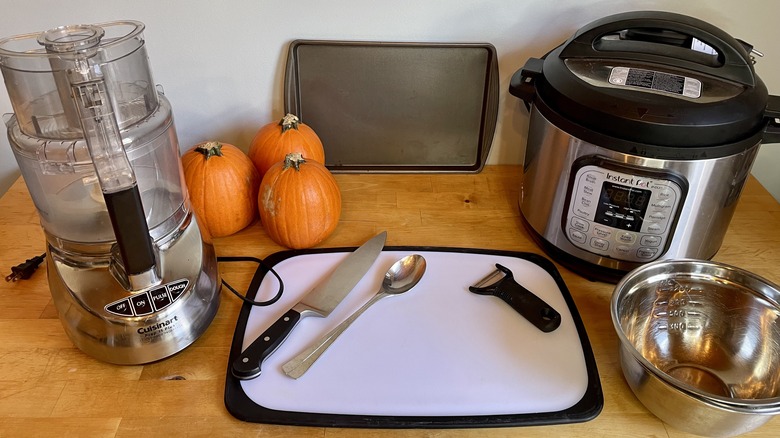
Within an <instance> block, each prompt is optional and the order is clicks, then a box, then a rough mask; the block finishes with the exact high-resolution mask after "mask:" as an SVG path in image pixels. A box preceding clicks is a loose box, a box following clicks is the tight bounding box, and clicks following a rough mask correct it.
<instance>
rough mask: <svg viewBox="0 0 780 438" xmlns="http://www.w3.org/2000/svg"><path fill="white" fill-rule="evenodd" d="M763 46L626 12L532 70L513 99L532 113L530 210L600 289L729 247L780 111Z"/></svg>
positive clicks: (541, 231)
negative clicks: (757, 59)
mask: <svg viewBox="0 0 780 438" xmlns="http://www.w3.org/2000/svg"><path fill="white" fill-rule="evenodd" d="M751 52H752V47H750V46H749V45H748V44H746V43H744V42H742V41H739V40H736V39H734V38H732V37H731V36H729V35H728V34H726V33H725V32H723V31H722V30H720V29H718V28H716V27H714V26H712V25H710V24H708V23H705V22H703V21H701V20H697V19H695V18H691V17H687V16H684V15H679V14H672V13H668V12H655V11H639V12H628V13H623V14H617V15H613V16H610V17H606V18H603V19H601V20H597V21H595V22H593V23H590V24H589V25H587V26H585V27H583V28H581V29H580V30H579V31H577V32H576V33H575V34H574V35H573V36H572V37H571V38H569V39H568V40H567V41H566V42H564V43H563V44H561V45H560V46H558V47H557V48H555V49H553V50H552V51H550V52H549V53H548V54H547V55H545V56H544V57H543V58H541V59H537V58H531V59H529V60H528V61H527V62H526V64H525V66H524V67H523V68H522V69H521V70H519V71H518V72H517V73H515V75H514V76H513V78H512V81H511V84H510V88H509V91H510V92H511V93H512V94H513V95H515V96H517V97H519V98H520V99H522V100H523V101H524V102H525V104H526V106H527V107H528V108H529V110H530V122H529V131H528V144H527V147H526V151H525V163H524V168H523V186H522V188H521V197H520V211H521V213H522V216H523V219H524V220H525V222H526V224H527V225H528V228H529V229H530V231H531V234H532V235H533V236H534V237H535V238H536V239H537V242H539V243H540V245H541V246H542V247H543V248H544V249H545V250H546V251H547V252H548V253H550V254H551V255H553V256H554V257H555V258H556V259H557V260H558V261H559V262H561V263H562V264H565V265H567V266H568V267H570V268H572V269H573V270H575V271H577V272H580V273H582V274H583V275H585V276H588V277H595V278H599V279H604V280H609V281H615V280H617V279H619V278H620V277H621V276H622V275H624V274H625V273H626V272H627V271H630V270H632V269H634V268H636V267H638V266H641V265H642V264H644V263H648V262H652V261H655V260H661V259H671V258H695V259H709V258H711V257H712V256H714V255H715V253H716V252H717V250H718V249H719V248H720V245H721V242H722V241H723V237H724V235H725V233H726V230H727V229H728V225H729V222H730V221H731V217H732V215H733V213H734V209H735V208H736V205H737V201H738V200H739V196H740V194H741V192H742V188H743V187H744V185H745V182H746V180H747V178H748V175H749V174H750V169H751V166H752V164H753V161H754V159H755V157H756V154H757V153H758V149H759V146H760V145H761V143H762V141H763V142H765V143H772V142H777V141H780V127H779V126H778V122H777V117H780V99H779V98H778V97H776V96H769V95H768V91H767V87H766V86H765V85H764V83H763V82H762V81H761V79H760V78H759V77H758V76H757V75H756V73H755V70H754V68H753V59H752V56H751V55H752V53H751Z"/></svg>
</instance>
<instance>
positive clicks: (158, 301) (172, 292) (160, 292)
mask: <svg viewBox="0 0 780 438" xmlns="http://www.w3.org/2000/svg"><path fill="white" fill-rule="evenodd" d="M188 285H189V280H187V279H186V278H183V279H181V280H177V281H172V282H170V283H167V284H163V285H160V286H158V287H155V288H153V289H151V290H148V291H146V292H141V293H137V294H134V295H132V296H130V297H129V298H123V299H121V300H118V301H114V302H113V303H109V304H107V305H106V306H105V307H104V309H105V311H106V312H108V313H111V314H113V315H116V316H128V317H133V316H146V315H151V314H153V313H156V312H159V311H161V310H163V309H165V308H166V307H168V306H170V305H171V304H173V303H174V302H176V301H177V300H178V299H179V298H180V297H181V296H182V294H184V292H185V291H186V290H187V286H188Z"/></svg>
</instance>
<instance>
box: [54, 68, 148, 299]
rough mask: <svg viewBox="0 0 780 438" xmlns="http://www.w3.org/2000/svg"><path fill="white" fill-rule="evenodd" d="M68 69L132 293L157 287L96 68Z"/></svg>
mask: <svg viewBox="0 0 780 438" xmlns="http://www.w3.org/2000/svg"><path fill="white" fill-rule="evenodd" d="M75 64H76V68H74V69H70V70H69V71H68V79H69V81H70V84H71V88H72V92H73V98H74V101H75V105H76V108H77V110H78V113H79V117H80V119H81V126H82V128H83V130H84V138H85V140H86V142H87V147H88V149H89V154H90V156H91V157H92V162H93V163H94V165H95V171H96V172H97V176H98V182H99V183H100V188H101V190H102V192H103V198H104V199H105V201H106V209H107V210H108V215H109V217H110V218H111V225H112V227H113V229H114V234H115V235H116V240H117V245H118V247H119V252H120V255H121V257H122V266H124V269H125V274H126V276H127V279H128V281H129V283H130V287H131V289H132V290H141V289H144V288H146V287H149V286H153V285H155V284H159V283H160V281H161V280H160V277H159V275H158V274H157V271H156V266H155V260H154V247H153V244H152V240H151V238H150V236H149V227H148V225H147V224H146V217H145V215H144V210H143V205H142V204H141V195H140V192H139V191H138V184H137V183H136V179H135V173H134V172H133V168H132V166H130V161H129V160H128V158H127V154H126V153H125V150H124V148H123V146H122V138H121V136H120V134H119V126H118V124H117V121H116V117H115V116H114V112H113V109H112V107H111V105H110V104H109V102H110V99H109V96H108V94H107V93H108V91H107V89H106V84H105V81H104V80H103V77H102V74H101V72H100V66H99V65H89V63H88V62H87V61H86V59H77V60H76V62H75Z"/></svg>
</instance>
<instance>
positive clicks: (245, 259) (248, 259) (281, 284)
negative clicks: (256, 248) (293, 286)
mask: <svg viewBox="0 0 780 438" xmlns="http://www.w3.org/2000/svg"><path fill="white" fill-rule="evenodd" d="M217 262H255V263H258V264H259V265H260V266H262V267H263V268H264V269H265V270H266V271H268V272H270V273H271V274H273V275H274V277H276V279H277V280H279V291H278V292H276V295H274V297H273V298H271V299H270V300H267V301H254V300H250V299H249V298H247V297H246V296H245V295H241V293H240V292H238V291H237V290H235V289H234V288H233V286H231V285H230V284H228V283H227V282H226V281H225V280H224V279H222V284H223V285H224V286H225V287H226V288H228V290H229V291H230V292H233V294H234V295H235V296H237V297H239V298H241V300H242V301H243V302H245V303H249V304H251V305H253V306H261V307H263V306H270V305H271V304H273V303H275V302H277V301H279V298H281V297H282V294H283V293H284V282H283V281H282V277H280V276H279V274H277V273H276V271H274V268H272V267H270V266H268V265H266V264H265V262H264V261H263V260H262V259H258V258H257V257H251V256H222V257H217Z"/></svg>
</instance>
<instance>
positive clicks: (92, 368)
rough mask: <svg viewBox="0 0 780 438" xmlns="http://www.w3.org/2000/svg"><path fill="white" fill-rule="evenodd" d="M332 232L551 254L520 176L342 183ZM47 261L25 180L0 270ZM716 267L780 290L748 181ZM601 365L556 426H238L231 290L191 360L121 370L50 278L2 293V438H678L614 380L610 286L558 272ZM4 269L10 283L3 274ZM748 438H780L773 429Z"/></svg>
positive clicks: (767, 230) (2, 222) (757, 196)
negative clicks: (80, 333)
mask: <svg viewBox="0 0 780 438" xmlns="http://www.w3.org/2000/svg"><path fill="white" fill-rule="evenodd" d="M336 179H337V181H338V184H339V186H340V188H341V192H342V196H343V207H342V215H341V221H340V223H339V226H338V228H337V229H336V231H335V232H334V234H333V235H331V236H330V237H329V238H328V239H327V240H326V241H324V242H322V243H321V244H320V245H319V246H320V247H343V246H356V245H359V244H360V243H362V242H364V241H365V240H367V239H368V238H370V237H372V236H374V235H375V234H376V233H378V232H380V231H382V230H387V231H388V240H387V245H393V246H395V245H404V246H444V247H463V248H485V249H499V250H513V251H528V252H534V253H538V254H543V253H542V252H541V250H540V249H539V248H538V247H537V246H536V245H535V244H534V243H533V242H532V240H531V238H530V235H529V234H528V232H527V231H526V230H525V229H524V228H523V224H522V221H521V218H520V215H519V211H518V207H517V200H518V195H519V189H520V184H521V169H520V167H518V166H488V167H486V168H485V170H484V171H482V172H481V173H479V174H397V175H396V174H340V175H337V176H336ZM215 246H216V249H217V253H218V255H222V256H239V255H245V256H255V257H266V256H268V255H270V254H272V253H274V252H277V251H280V250H283V249H284V248H282V247H280V246H278V245H276V244H275V243H273V242H272V241H271V240H270V239H269V238H268V237H267V236H266V235H265V232H264V231H263V228H262V226H261V224H260V223H258V222H255V223H254V224H252V225H251V226H249V227H248V228H246V229H245V230H243V231H241V232H239V233H237V234H235V235H233V236H229V237H225V238H220V239H215ZM43 252H44V237H43V231H42V230H41V228H40V225H39V223H38V216H37V213H36V210H35V208H34V206H33V204H32V201H31V200H30V196H29V194H28V192H27V189H26V187H25V185H24V182H23V181H22V180H21V179H20V180H19V181H17V182H16V183H15V184H14V185H13V186H12V187H11V189H10V190H9V191H8V192H7V193H6V194H5V195H4V196H3V197H2V198H1V199H0V269H2V271H3V276H5V275H7V274H8V273H10V269H11V267H12V266H14V265H16V264H18V263H20V262H23V261H24V260H25V259H28V258H31V257H33V256H35V255H38V254H41V253H43ZM714 259H715V260H717V261H721V262H724V263H728V264H732V265H735V266H739V267H742V268H745V269H748V270H750V271H753V272H755V273H757V274H759V275H761V276H764V277H766V278H768V279H769V280H771V281H773V282H775V283H779V282H780V269H778V267H780V204H778V202H777V201H775V200H774V199H773V198H772V197H771V196H770V195H769V194H768V193H767V191H766V190H765V189H764V188H763V187H761V185H760V184H759V183H758V182H757V181H756V180H755V179H753V178H751V179H750V180H749V181H748V184H747V186H746V188H745V190H744V193H743V195H742V197H741V199H740V203H739V207H738V209H737V211H736V213H735V215H734V218H733V220H732V222H731V226H730V228H729V230H728V233H727V234H726V238H725V241H724V243H723V246H722V248H721V250H720V251H719V252H718V254H717V255H716V256H715V258H714ZM559 269H560V271H561V274H562V276H563V278H564V281H565V282H566V284H567V286H568V288H569V290H570V291H571V294H572V296H573V297H574V300H575V302H576V304H577V308H578V310H579V312H580V314H581V316H582V319H583V321H584V323H585V326H586V329H587V332H588V336H589V338H590V341H591V343H592V346H593V351H594V354H595V356H596V361H597V363H598V369H599V374H600V378H601V384H602V388H603V391H604V399H605V400H604V409H603V411H602V412H601V414H600V415H599V416H598V417H597V418H596V419H594V420H592V421H589V422H585V423H579V424H572V425H560V426H542V427H515V428H491V429H461V430H452V429H448V430H424V429H413V430H384V429H379V430H373V429H339V428H312V427H295V426H275V425H265V424H251V423H244V422H241V421H239V420H237V419H235V418H233V417H232V416H231V415H230V414H229V413H228V412H227V410H226V409H225V406H224V401H223V397H224V381H225V373H226V371H227V359H228V351H229V348H230V343H231V340H232V338H233V331H234V329H235V324H236V320H237V317H238V312H239V309H240V307H241V302H240V301H239V299H237V298H236V297H234V296H233V295H231V294H230V293H229V292H228V291H227V290H225V289H223V292H222V301H221V304H220V308H219V313H218V314H217V317H216V319H215V320H214V322H213V323H212V324H211V326H210V327H209V329H208V330H207V331H206V332H205V334H204V335H203V336H202V337H201V338H200V339H199V340H198V341H196V342H195V343H194V344H193V345H192V346H190V347H188V348H187V349H185V350H184V351H183V352H181V353H179V354H177V355H175V356H173V357H170V358H168V359H165V360H162V361H160V362H157V363H153V364H148V365H144V366H116V365H109V364H105V363H102V362H99V361H97V360H95V359H92V358H91V357H89V356H87V355H85V354H84V353H82V352H81V351H79V350H78V349H76V348H75V347H74V346H73V344H71V342H70V341H69V340H68V338H67V337H66V335H65V332H64V330H63V329H62V326H61V325H60V322H59V320H58V319H57V313H56V310H55V308H54V306H53V304H52V302H51V296H50V294H49V290H48V285H47V281H46V271H45V266H42V267H41V268H40V269H39V270H38V271H37V272H36V273H35V274H34V275H33V276H32V278H30V279H28V280H22V281H17V282H14V283H7V282H5V281H0V437H16V436H36V437H49V436H52V437H64V436H78V437H138V436H210V437H218V436H242V437H331V436H339V437H341V436H345V437H377V438H381V437H390V436H393V437H395V436H401V437H515V436H517V437H519V436H523V437H536V436H539V437H549V436H566V437H594V436H615V437H633V436H636V437H639V436H653V437H682V436H687V435H686V434H684V433H682V432H680V431H678V430H675V429H673V428H671V427H669V426H667V425H665V424H664V423H662V422H661V421H660V420H658V419H657V418H656V417H654V416H653V415H652V414H650V413H649V412H648V411H647V410H646V409H645V408H644V407H643V406H642V405H641V404H640V403H639V401H637V399H636V398H635V397H634V395H633V393H632V392H631V391H630V389H629V388H628V386H627V384H626V383H625V380H624V379H623V376H622V374H621V371H620V366H619V363H618V356H617V337H616V336H615V333H614V329H613V327H612V322H611V320H610V315H609V299H610V296H611V294H612V290H613V287H614V286H613V285H611V284H607V283H601V282H594V281H589V280H586V279H584V278H582V277H581V276H579V275H577V274H574V273H572V272H571V271H568V270H567V269H565V268H563V267H561V266H559ZM254 270H255V266H254V265H253V264H250V263H246V264H245V263H223V264H221V265H220V272H221V275H222V277H223V278H224V279H225V280H227V281H228V282H229V283H230V284H232V285H233V286H235V287H236V288H237V289H239V290H242V291H243V290H246V288H247V286H248V284H249V281H250V279H251V276H252V274H253V273H254ZM6 271H7V272H6ZM746 436H756V437H758V436H765V437H776V436H780V420H776V419H775V420H772V421H770V422H769V423H767V424H766V425H765V426H763V427H762V428H760V429H758V430H757V431H755V432H753V433H752V434H749V435H746Z"/></svg>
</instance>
